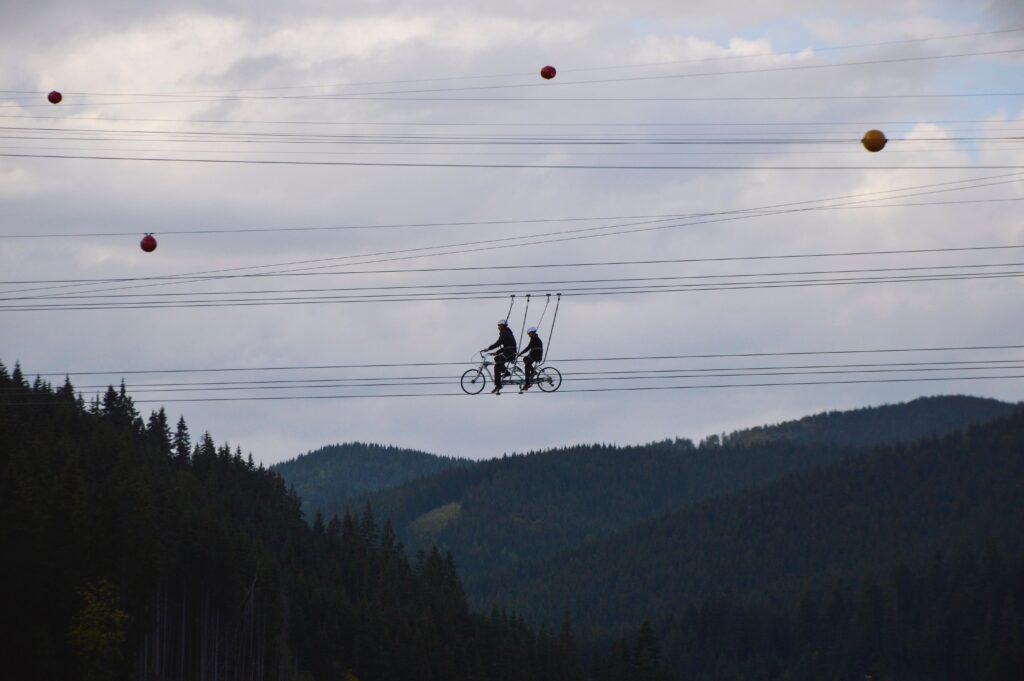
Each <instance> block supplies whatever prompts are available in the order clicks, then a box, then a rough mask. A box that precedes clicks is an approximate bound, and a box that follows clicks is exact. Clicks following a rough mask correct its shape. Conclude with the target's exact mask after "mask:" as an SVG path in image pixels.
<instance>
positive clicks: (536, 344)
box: [519, 326, 544, 392]
mask: <svg viewBox="0 0 1024 681" xmlns="http://www.w3.org/2000/svg"><path fill="white" fill-rule="evenodd" d="M526 333H528V334H529V335H530V343H529V344H528V345H527V346H526V347H525V348H523V351H522V352H520V353H519V355H520V356H523V355H525V356H526V357H525V358H524V359H523V364H525V365H526V382H525V383H523V388H522V390H520V391H519V392H525V391H527V390H529V389H530V386H531V385H533V365H534V364H537V363H538V362H540V361H541V360H542V359H544V343H542V342H541V340H540V336H538V335H537V327H536V326H531V327H530V328H528V329H527V330H526Z"/></svg>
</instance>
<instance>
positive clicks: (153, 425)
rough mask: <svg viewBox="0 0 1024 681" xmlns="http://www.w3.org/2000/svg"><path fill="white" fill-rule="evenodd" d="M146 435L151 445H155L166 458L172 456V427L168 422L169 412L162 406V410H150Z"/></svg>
mask: <svg viewBox="0 0 1024 681" xmlns="http://www.w3.org/2000/svg"><path fill="white" fill-rule="evenodd" d="M146 437H147V438H148V440H149V442H150V445H152V446H153V447H155V448H156V450H157V451H158V452H160V454H161V455H162V456H164V458H168V459H169V458H170V457H171V429H170V426H168V424H167V413H166V412H165V411H164V408H163V407H160V411H154V412H150V414H149V422H148V423H147V426H146Z"/></svg>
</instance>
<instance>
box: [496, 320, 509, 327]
mask: <svg viewBox="0 0 1024 681" xmlns="http://www.w3.org/2000/svg"><path fill="white" fill-rule="evenodd" d="M498 326H508V320H507V319H499V320H498Z"/></svg>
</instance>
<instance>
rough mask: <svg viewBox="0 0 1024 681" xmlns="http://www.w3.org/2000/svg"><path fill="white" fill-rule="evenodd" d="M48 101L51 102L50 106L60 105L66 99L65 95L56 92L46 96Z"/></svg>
mask: <svg viewBox="0 0 1024 681" xmlns="http://www.w3.org/2000/svg"><path fill="white" fill-rule="evenodd" d="M46 99H47V100H49V102H50V104H60V100H62V99H64V95H62V94H61V93H59V92H57V91H56V90H54V91H53V92H51V93H50V94H48V95H46Z"/></svg>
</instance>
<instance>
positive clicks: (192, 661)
mask: <svg viewBox="0 0 1024 681" xmlns="http://www.w3.org/2000/svg"><path fill="white" fill-rule="evenodd" d="M15 373H16V377H15V376H11V377H8V376H7V373H6V371H5V370H3V367H2V365H0V395H2V397H0V555H2V556H3V560H2V561H0V603H2V608H3V616H2V617H0V641H3V643H4V650H5V651H6V654H5V657H4V660H3V667H4V674H3V676H4V678H11V679H19V680H25V681H33V680H35V679H46V680H47V681H51V680H57V681H59V680H61V679H97V680H99V679H128V678H131V679H139V680H140V681H148V680H150V679H183V680H185V679H224V680H226V681H232V680H242V679H267V680H271V681H274V680H279V681H284V680H287V679H322V680H332V679H344V678H349V677H350V676H354V677H355V678H358V679H360V680H361V681H390V680H394V681H399V680H402V681H404V680H405V679H423V680H425V681H449V680H454V681H460V680H465V681H469V680H473V681H485V680H490V679H493V680H495V681H527V680H534V679H536V680H540V681H561V679H563V678H565V676H564V671H565V669H566V666H565V665H566V657H565V655H564V654H563V650H562V649H561V648H560V646H559V643H558V641H557V640H556V639H555V638H554V637H553V636H551V635H549V634H546V633H543V632H542V633H539V634H538V633H536V632H534V631H533V630H531V629H529V628H528V627H527V626H526V625H525V624H523V621H522V619H521V618H520V617H519V616H518V615H515V614H509V613H506V612H501V611H495V612H496V614H495V615H494V616H492V617H490V618H488V617H483V616H480V615H475V614H473V613H471V612H470V610H469V609H468V607H467V605H466V599H465V596H464V594H463V590H462V585H461V583H460V582H459V579H458V576H457V575H456V572H455V564H454V561H453V560H452V558H451V556H450V555H448V556H446V555H442V554H441V553H440V552H438V551H437V550H432V551H428V552H423V553H420V554H419V555H417V556H416V558H415V560H413V561H409V560H407V559H406V557H405V556H404V555H403V553H402V551H401V549H400V547H399V546H398V545H397V542H396V539H395V536H394V531H393V530H392V529H391V528H390V526H389V525H385V527H384V529H383V530H382V529H381V528H379V527H378V525H377V523H376V521H375V518H374V514H373V512H372V511H371V510H370V509H369V508H368V507H367V508H366V509H365V511H364V512H363V513H362V514H361V516H359V517H357V518H354V517H351V516H349V515H345V516H344V517H343V518H341V519H339V518H337V517H333V518H331V520H330V521H329V522H327V523H326V524H325V523H323V522H322V521H321V522H319V523H316V526H315V527H311V526H310V525H309V524H307V523H306V522H304V521H303V519H302V515H301V513H300V510H299V500H298V498H297V497H296V496H295V495H294V494H293V493H291V492H289V491H288V490H287V489H286V487H285V484H284V482H283V480H282V479H281V478H280V477H279V476H278V475H277V473H275V472H273V471H269V470H266V469H264V468H263V467H262V466H260V467H255V466H254V465H253V464H252V463H251V459H250V460H249V461H247V460H245V459H244V458H243V456H242V453H241V451H240V450H238V449H236V450H235V451H233V452H232V450H231V448H230V447H229V446H228V445H221V446H217V445H216V444H215V442H214V440H213V438H212V436H211V435H210V434H209V433H205V434H204V435H203V436H202V437H201V438H200V439H199V441H198V442H197V443H196V444H195V445H194V448H193V450H192V451H191V452H189V451H188V447H189V445H190V442H189V438H188V437H187V428H186V427H185V425H184V421H183V420H180V421H179V422H178V428H177V433H176V434H175V436H174V437H173V439H172V437H171V435H170V432H169V428H168V427H167V420H166V417H165V416H164V415H163V413H162V412H157V413H155V414H153V415H152V416H151V417H150V419H149V421H148V425H146V424H143V422H142V420H141V419H140V418H139V416H138V414H137V412H135V410H134V406H133V404H132V402H131V399H130V398H129V397H128V396H127V395H126V394H125V393H124V391H123V390H121V391H118V390H115V389H113V388H111V389H110V390H108V391H107V393H106V395H105V396H104V398H103V400H102V401H101V402H100V403H98V404H97V405H96V406H95V408H94V409H90V410H86V409H84V408H83V405H82V404H81V403H80V402H79V401H78V400H76V399H75V398H74V391H73V389H72V388H71V387H70V386H67V387H66V388H61V389H59V390H57V391H54V390H53V389H52V388H51V387H50V386H49V385H48V384H46V383H44V382H42V381H36V383H35V384H34V385H33V386H31V387H29V386H28V385H27V384H26V383H25V382H24V379H23V377H22V376H21V373H20V370H18V371H17V372H15ZM570 671H572V672H573V673H575V674H578V669H577V668H575V667H572V666H571V669H570ZM347 675H348V676H347Z"/></svg>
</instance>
